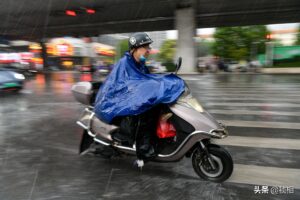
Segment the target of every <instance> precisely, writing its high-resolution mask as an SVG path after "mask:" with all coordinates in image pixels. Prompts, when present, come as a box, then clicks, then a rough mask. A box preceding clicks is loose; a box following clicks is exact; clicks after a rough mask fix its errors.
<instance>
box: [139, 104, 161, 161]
mask: <svg viewBox="0 0 300 200" xmlns="http://www.w3.org/2000/svg"><path fill="white" fill-rule="evenodd" d="M159 114H160V109H159V107H154V108H152V109H150V110H148V111H146V112H144V113H142V114H140V115H138V116H137V120H138V126H137V131H136V149H137V150H136V155H137V158H138V159H143V160H147V159H151V158H153V157H155V156H156V145H157V136H156V128H157V122H158V118H159Z"/></svg>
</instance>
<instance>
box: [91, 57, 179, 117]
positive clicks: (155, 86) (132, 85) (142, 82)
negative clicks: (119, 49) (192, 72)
mask: <svg viewBox="0 0 300 200" xmlns="http://www.w3.org/2000/svg"><path fill="white" fill-rule="evenodd" d="M184 87H185V86H184V82H183V80H182V79H181V78H179V77H177V76H176V75H174V74H168V75H158V74H149V70H148V69H147V68H146V67H145V66H144V65H141V64H139V63H137V62H136V61H135V60H134V58H133V57H132V55H130V53H129V52H127V53H125V55H124V56H123V57H122V58H121V60H120V61H119V62H118V63H117V64H116V65H115V67H114V69H113V70H112V71H111V73H110V75H109V76H108V77H107V79H106V80H105V82H104V83H103V85H102V86H101V88H100V89H99V92H98V94H97V97H96V102H95V113H96V116H97V117H98V118H100V119H101V120H103V121H104V122H106V123H111V121H112V120H113V118H115V117H119V116H130V115H138V114H141V113H143V112H145V111H147V110H149V109H150V108H152V107H154V106H155V105H158V104H162V103H163V104H168V103H172V102H174V101H176V99H177V98H178V97H179V96H180V94H181V93H182V92H183V91H184Z"/></svg>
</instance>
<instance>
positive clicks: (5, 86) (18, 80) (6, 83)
mask: <svg viewBox="0 0 300 200" xmlns="http://www.w3.org/2000/svg"><path fill="white" fill-rule="evenodd" d="M24 80H25V77H24V75H23V74H20V73H17V72H14V71H11V70H8V69H0V91H19V90H21V89H22V88H23V83H24Z"/></svg>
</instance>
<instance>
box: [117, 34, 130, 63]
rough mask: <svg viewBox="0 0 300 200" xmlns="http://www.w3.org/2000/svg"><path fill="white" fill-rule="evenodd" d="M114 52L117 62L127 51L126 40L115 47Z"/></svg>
mask: <svg viewBox="0 0 300 200" xmlns="http://www.w3.org/2000/svg"><path fill="white" fill-rule="evenodd" d="M116 51H117V52H116V60H117V61H118V60H119V59H120V58H121V57H122V56H123V55H124V53H125V52H126V51H128V40H127V39H124V40H121V41H120V42H119V43H118V45H117V49H116Z"/></svg>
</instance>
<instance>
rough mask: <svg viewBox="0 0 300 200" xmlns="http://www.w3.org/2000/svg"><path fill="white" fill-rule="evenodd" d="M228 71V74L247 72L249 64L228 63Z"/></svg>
mask: <svg viewBox="0 0 300 200" xmlns="http://www.w3.org/2000/svg"><path fill="white" fill-rule="evenodd" d="M227 66H228V71H230V72H247V71H248V69H249V64H248V63H247V61H244V60H242V61H239V62H237V61H230V62H228V63H227Z"/></svg>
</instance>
